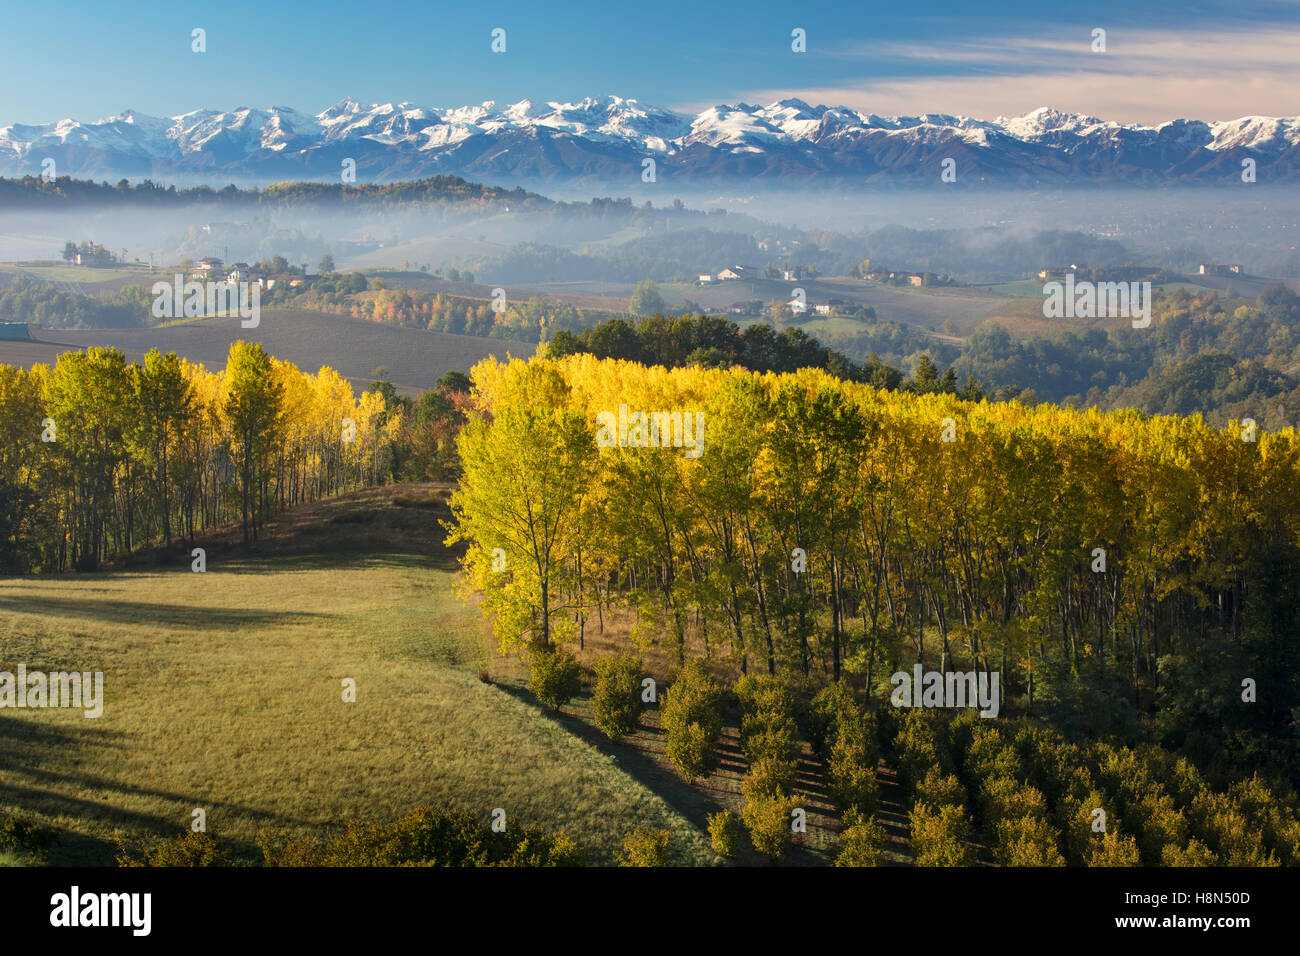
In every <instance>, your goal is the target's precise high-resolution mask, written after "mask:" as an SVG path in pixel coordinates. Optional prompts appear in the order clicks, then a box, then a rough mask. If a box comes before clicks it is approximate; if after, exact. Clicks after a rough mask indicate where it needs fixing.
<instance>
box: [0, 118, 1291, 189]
mask: <svg viewBox="0 0 1300 956" xmlns="http://www.w3.org/2000/svg"><path fill="white" fill-rule="evenodd" d="M647 158H649V159H653V160H655V163H656V179H658V178H663V179H670V180H673V181H678V182H682V183H713V182H725V181H728V180H747V181H752V180H756V179H757V180H764V181H766V182H768V183H769V184H772V185H777V186H780V185H791V186H800V185H813V184H819V183H820V184H824V185H853V184H864V185H865V184H913V185H914V184H917V183H920V182H924V181H927V180H933V181H937V180H938V177H939V172H940V166H941V163H942V161H943V160H944V159H947V158H951V159H955V160H956V162H957V173H958V181H959V182H962V181H970V180H971V179H972V178H973V179H975V180H977V181H978V180H980V179H983V180H984V181H993V182H1005V183H1015V184H1022V185H1026V184H1032V185H1046V186H1063V185H1070V184H1082V183H1106V184H1114V183H1129V184H1142V185H1158V184H1161V183H1169V184H1178V183H1205V184H1209V183H1222V184H1226V183H1228V182H1232V181H1238V182H1239V181H1240V170H1241V162H1240V161H1241V160H1242V159H1245V158H1251V159H1254V160H1255V161H1256V164H1257V166H1258V167H1260V172H1259V181H1261V182H1263V181H1270V182H1300V117H1268V116H1244V117H1238V118H1236V119H1233V120H1224V121H1217V122H1207V121H1203V120H1195V119H1187V118H1176V119H1172V120H1169V121H1167V122H1165V123H1161V124H1157V125H1155V126H1145V125H1141V124H1124V123H1118V122H1115V121H1108V120H1104V119H1101V118H1099V117H1096V116H1089V115H1086V114H1079V113H1070V112H1066V111H1062V110H1057V109H1054V108H1051V107H1040V108H1038V109H1036V110H1032V111H1030V112H1028V113H1025V114H1023V115H1021V116H1013V117H1002V116H999V117H997V118H995V119H992V120H984V119H978V118H973V117H968V116H960V115H951V114H936V113H926V114H920V115H918V116H882V115H878V114H875V113H863V112H860V111H858V110H853V109H850V108H848V107H842V106H840V107H831V106H824V105H818V106H812V105H810V104H808V103H806V102H804V101H803V100H800V99H797V98H793V97H791V98H787V99H784V100H779V101H777V102H775V103H772V104H770V105H768V106H765V107H759V106H754V105H751V104H746V103H738V104H725V103H722V104H717V105H715V106H712V107H709V108H708V109H705V110H702V111H700V112H699V113H697V114H690V113H682V112H676V111H673V110H667V109H662V108H659V107H656V106H650V105H646V104H642V103H640V102H639V101H638V100H635V99H628V98H623V97H620V96H602V97H587V98H585V99H583V100H580V101H578V102H576V103H571V102H559V101H549V102H547V103H543V104H535V103H533V102H532V101H530V100H521V101H519V102H517V103H511V104H505V105H498V104H497V103H496V102H495V101H492V100H489V101H486V102H484V103H481V104H478V105H466V106H459V107H453V108H446V109H444V108H433V107H425V106H419V105H417V104H413V103H409V102H400V103H391V102H390V103H383V104H364V103H361V102H359V101H357V100H354V99H352V98H351V97H348V98H345V99H343V100H340V101H339V102H338V103H335V104H333V105H332V106H329V107H327V108H326V109H324V110H322V111H321V112H319V113H316V114H308V113H303V112H300V111H298V110H295V109H293V108H291V107H284V106H270V107H246V106H241V107H237V108H236V109H233V110H211V109H199V110H191V111H189V112H186V113H182V114H179V115H177V116H171V117H154V116H149V115H147V114H143V113H140V112H137V111H135V110H131V109H128V110H125V111H124V112H122V113H119V114H116V115H114V116H110V117H106V118H104V119H100V120H95V121H93V122H83V121H79V120H75V119H71V118H67V119H62V120H58V121H56V122H53V123H45V124H34V125H32V124H11V125H9V126H3V127H0V175H24V174H39V173H40V172H42V163H43V162H44V161H45V160H46V159H53V160H54V162H55V168H56V170H57V174H58V175H73V176H78V177H83V178H84V177H104V176H111V177H117V176H124V177H133V176H136V177H138V176H153V177H160V176H161V177H167V176H185V177H190V178H194V177H200V178H201V177H213V178H215V179H222V178H228V179H231V178H233V179H252V180H257V179H262V180H269V179H273V178H282V177H284V176H285V175H289V176H300V177H320V176H329V175H336V174H337V171H338V169H339V168H340V166H341V164H342V163H343V162H344V161H345V160H347V159H352V160H353V161H354V162H355V163H356V172H357V176H358V179H364V180H369V181H377V182H386V181H395V180H398V179H410V178H416V177H422V176H428V175H434V174H438V173H454V174H456V175H465V176H471V177H476V178H479V179H484V180H487V181H493V180H495V181H498V182H505V183H509V184H520V183H553V182H564V181H575V182H601V183H610V184H613V183H618V182H640V181H641V177H642V170H643V169H644V165H643V161H644V160H645V159H647Z"/></svg>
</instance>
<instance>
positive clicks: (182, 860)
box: [117, 830, 231, 866]
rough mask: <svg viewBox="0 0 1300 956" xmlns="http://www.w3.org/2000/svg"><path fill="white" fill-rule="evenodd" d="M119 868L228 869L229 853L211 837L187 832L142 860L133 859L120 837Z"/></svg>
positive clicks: (191, 831) (208, 834) (156, 848)
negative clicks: (210, 867) (224, 867)
mask: <svg viewBox="0 0 1300 956" xmlns="http://www.w3.org/2000/svg"><path fill="white" fill-rule="evenodd" d="M117 850H118V852H117V865H118V866H229V865H230V863H231V860H230V854H229V852H228V851H227V850H226V849H225V848H224V847H222V846H221V845H220V844H218V843H217V840H216V837H215V836H214V835H213V834H210V833H195V832H194V831H193V830H186V831H185V832H184V833H182V834H181V835H180V836H178V837H173V838H172V839H170V840H163V841H162V842H161V843H159V844H157V845H156V846H154V847H153V848H152V849H151V850H149V851H147V852H146V853H145V854H144V855H143V856H141V857H139V858H136V857H133V856H132V855H131V854H130V852H129V851H128V850H127V848H126V846H125V845H124V843H123V842H122V839H121V837H120V836H119V837H118V843H117Z"/></svg>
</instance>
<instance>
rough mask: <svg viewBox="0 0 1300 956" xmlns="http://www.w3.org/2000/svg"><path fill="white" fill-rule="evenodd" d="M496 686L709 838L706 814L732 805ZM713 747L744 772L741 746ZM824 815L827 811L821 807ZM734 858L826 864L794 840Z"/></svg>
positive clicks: (511, 688)
mask: <svg viewBox="0 0 1300 956" xmlns="http://www.w3.org/2000/svg"><path fill="white" fill-rule="evenodd" d="M495 686H496V687H497V688H499V689H500V690H503V691H505V692H506V693H508V694H510V695H511V696H513V697H515V698H516V699H518V700H519V701H521V702H523V703H525V704H527V705H529V706H530V707H532V708H534V709H535V710H537V711H539V712H540V713H541V714H543V715H544V716H546V717H547V718H549V719H550V720H552V721H554V722H555V723H556V724H558V725H559V726H561V727H563V728H564V729H565V730H566V731H568V732H569V733H570V734H572V735H573V736H574V737H577V738H578V739H579V740H581V741H583V742H584V743H586V744H589V745H590V746H592V747H594V748H595V749H596V750H598V751H599V752H600V753H602V754H604V755H606V756H608V757H610V758H611V759H612V760H613V761H614V764H615V765H616V766H617V767H618V768H619V769H620V770H622V771H624V772H625V773H627V775H628V776H630V777H632V778H633V779H634V780H636V781H637V782H638V783H640V784H641V785H642V786H644V787H645V788H646V789H647V790H649V791H651V792H652V793H654V794H655V795H656V796H658V797H659V798H660V799H661V800H663V801H664V803H666V804H668V806H669V807H670V808H671V809H672V810H673V811H674V812H676V813H678V814H679V815H681V816H682V817H683V818H685V819H686V820H687V821H688V822H689V823H690V824H691V825H692V826H694V827H696V828H697V829H698V830H699V831H700V833H701V835H703V837H704V839H705V840H706V841H708V839H709V837H708V832H709V819H708V818H709V815H710V814H713V813H718V812H720V811H722V810H727V809H730V808H729V807H728V806H727V805H726V804H725V803H723V802H722V801H721V800H720V799H719V798H718V797H717V796H714V795H713V794H712V793H710V792H709V791H707V790H705V789H703V788H705V787H708V788H709V790H712V791H714V792H715V793H722V792H724V791H723V790H722V789H721V788H715V787H712V786H710V784H709V783H708V781H700V782H699V783H697V784H691V783H688V782H687V781H685V780H683V779H682V778H681V777H680V776H678V774H677V772H676V771H675V770H672V769H669V768H666V767H664V766H663V764H661V763H659V762H658V761H657V760H655V759H654V757H652V756H650V754H648V753H647V752H645V751H644V750H642V749H640V748H638V747H636V746H634V745H633V744H631V743H620V742H616V741H613V740H610V738H609V737H608V736H606V735H605V734H604V732H602V731H601V730H600V729H599V728H598V727H596V726H594V725H593V724H591V723H589V722H588V721H586V720H584V719H583V718H582V717H579V716H578V715H576V714H570V713H565V712H564V711H556V710H551V709H550V708H548V707H546V706H545V705H543V704H542V703H541V702H540V701H538V700H537V698H536V697H535V696H534V695H533V693H532V692H531V691H529V690H528V689H527V688H525V687H523V686H521V685H518V684H514V683H505V682H497V683H496V684H495ZM584 699H585V698H584ZM638 732H639V733H641V734H649V735H652V736H655V737H662V736H663V731H662V730H661V729H660V728H658V727H653V726H648V725H646V724H644V723H643V724H642V725H641V726H640V728H639V731H638ZM717 749H718V753H719V757H720V758H721V759H722V761H723V763H724V764H733V763H736V762H738V763H739V768H733V769H738V770H740V771H741V772H743V768H744V757H743V756H741V755H740V750H739V747H737V746H736V745H735V744H734V743H733V742H730V741H728V740H725V739H724V740H723V741H720V742H719V745H718V748H717ZM804 763H805V761H801V765H803V764H804ZM797 786H798V792H800V793H801V794H802V793H805V792H808V791H813V790H815V789H820V788H813V787H805V785H804V782H803V780H802V779H801V780H800V782H799V784H798V785H797ZM810 795H811V794H810ZM810 815H811V814H810ZM822 815H823V816H825V815H827V814H824V813H823V814H822ZM830 816H831V817H832V818H834V819H838V814H837V813H834V811H832V812H831V814H830ZM737 862H738V863H740V864H742V865H751V866H770V865H779V866H825V865H826V862H827V860H826V857H825V856H824V855H822V854H820V853H818V852H817V851H816V850H815V849H813V848H812V847H809V846H805V845H803V844H800V843H796V844H795V845H794V846H792V847H791V848H790V851H789V853H787V854H786V856H785V857H784V858H783V859H781V860H780V861H779V863H776V864H772V863H771V862H770V861H769V860H768V858H767V857H765V856H762V855H761V854H758V853H756V852H754V851H753V850H752V849H750V848H746V849H745V850H743V851H742V855H741V857H740V858H739V860H738V861H737Z"/></svg>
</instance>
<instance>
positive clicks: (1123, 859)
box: [1087, 833, 1142, 866]
mask: <svg viewBox="0 0 1300 956" xmlns="http://www.w3.org/2000/svg"><path fill="white" fill-rule="evenodd" d="M1093 836H1094V837H1095V841H1094V843H1093V844H1092V851H1091V852H1090V853H1089V854H1088V856H1087V864H1088V866H1141V865H1142V855H1141V854H1140V853H1138V845H1137V840H1136V839H1135V838H1134V837H1131V836H1125V835H1123V834H1121V833H1094V834H1093Z"/></svg>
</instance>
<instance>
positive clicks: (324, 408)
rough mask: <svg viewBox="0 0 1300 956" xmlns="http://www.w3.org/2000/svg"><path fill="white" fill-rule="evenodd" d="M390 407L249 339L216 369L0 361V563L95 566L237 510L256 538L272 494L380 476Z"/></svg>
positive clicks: (306, 496) (101, 359) (154, 361)
mask: <svg viewBox="0 0 1300 956" xmlns="http://www.w3.org/2000/svg"><path fill="white" fill-rule="evenodd" d="M396 408H397V410H398V413H396V414H394V413H393V410H394V409H393V407H392V396H386V395H385V394H384V393H383V392H382V391H381V390H373V391H368V392H366V393H364V394H362V395H361V396H360V398H358V397H357V396H355V395H354V394H353V391H352V386H351V385H350V384H348V382H347V381H346V380H345V379H343V378H342V377H340V376H339V374H338V373H337V372H335V371H334V370H333V369H330V368H322V369H321V370H320V371H319V372H318V373H317V374H316V375H310V374H307V373H305V372H302V371H300V370H299V369H297V368H296V367H294V366H293V365H291V364H290V363H288V362H282V361H279V360H277V359H275V358H273V357H271V356H269V355H267V354H266V353H265V352H264V351H263V350H262V347H261V346H260V345H255V344H253V345H250V344H247V343H244V342H236V343H235V344H234V345H233V346H232V347H231V350H230V355H229V358H228V360H227V364H226V368H225V369H224V370H223V371H220V372H209V371H208V370H206V369H205V368H204V367H203V366H202V365H195V364H193V363H191V362H189V361H187V360H185V359H182V358H177V356H176V355H175V354H174V353H168V354H166V355H163V354H161V353H159V352H158V351H157V350H154V351H151V352H150V353H149V354H148V355H147V356H146V357H145V359H144V362H143V364H139V365H135V364H131V363H128V362H127V361H126V360H125V358H124V356H123V354H122V353H121V352H119V351H118V350H116V349H111V348H90V349H86V350H84V351H80V352H65V353H64V354H62V355H60V356H59V359H58V362H57V364H55V366H54V367H53V368H51V367H49V366H44V365H37V366H35V367H33V368H32V369H31V370H30V371H25V370H23V369H20V368H15V367H12V366H7V365H0V570H5V571H28V570H35V571H43V570H55V571H57V570H64V569H69V568H76V569H80V570H93V569H95V568H97V567H99V566H100V565H102V564H103V563H104V562H107V561H116V560H119V559H122V558H124V557H127V556H129V555H130V554H131V552H132V551H133V550H136V549H138V548H140V547H142V546H145V545H150V544H154V543H165V544H171V543H172V542H173V541H175V540H177V539H185V540H188V541H193V539H194V535H195V533H196V532H197V531H199V530H200V529H203V528H210V527H215V526H220V525H228V524H231V523H236V522H238V523H239V524H241V526H242V529H243V536H244V540H245V542H252V541H254V540H255V539H256V537H257V534H258V530H259V528H260V527H261V525H262V523H263V522H264V521H265V520H266V518H267V517H268V516H269V515H271V514H273V513H274V512H276V511H278V510H280V509H283V508H286V507H288V506H290V505H293V504H297V503H299V502H303V501H311V500H314V499H317V498H321V497H324V496H326V495H332V494H336V493H339V492H342V491H346V490H347V489H349V488H351V487H354V486H357V485H364V484H373V483H377V482H379V481H381V480H383V479H384V478H386V477H388V475H389V473H390V471H391V458H390V457H388V456H387V455H386V453H387V451H388V450H389V448H390V446H391V445H392V444H393V442H394V439H395V437H396V436H397V435H398V433H399V431H400V430H401V428H402V426H403V423H404V416H403V415H402V414H401V413H400V403H399V404H397V405H396ZM349 422H350V423H351V424H350V425H349V424H348V423H349ZM426 440H427V441H433V442H434V443H435V444H436V441H437V438H436V435H435V436H434V437H433V438H431V439H426Z"/></svg>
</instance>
